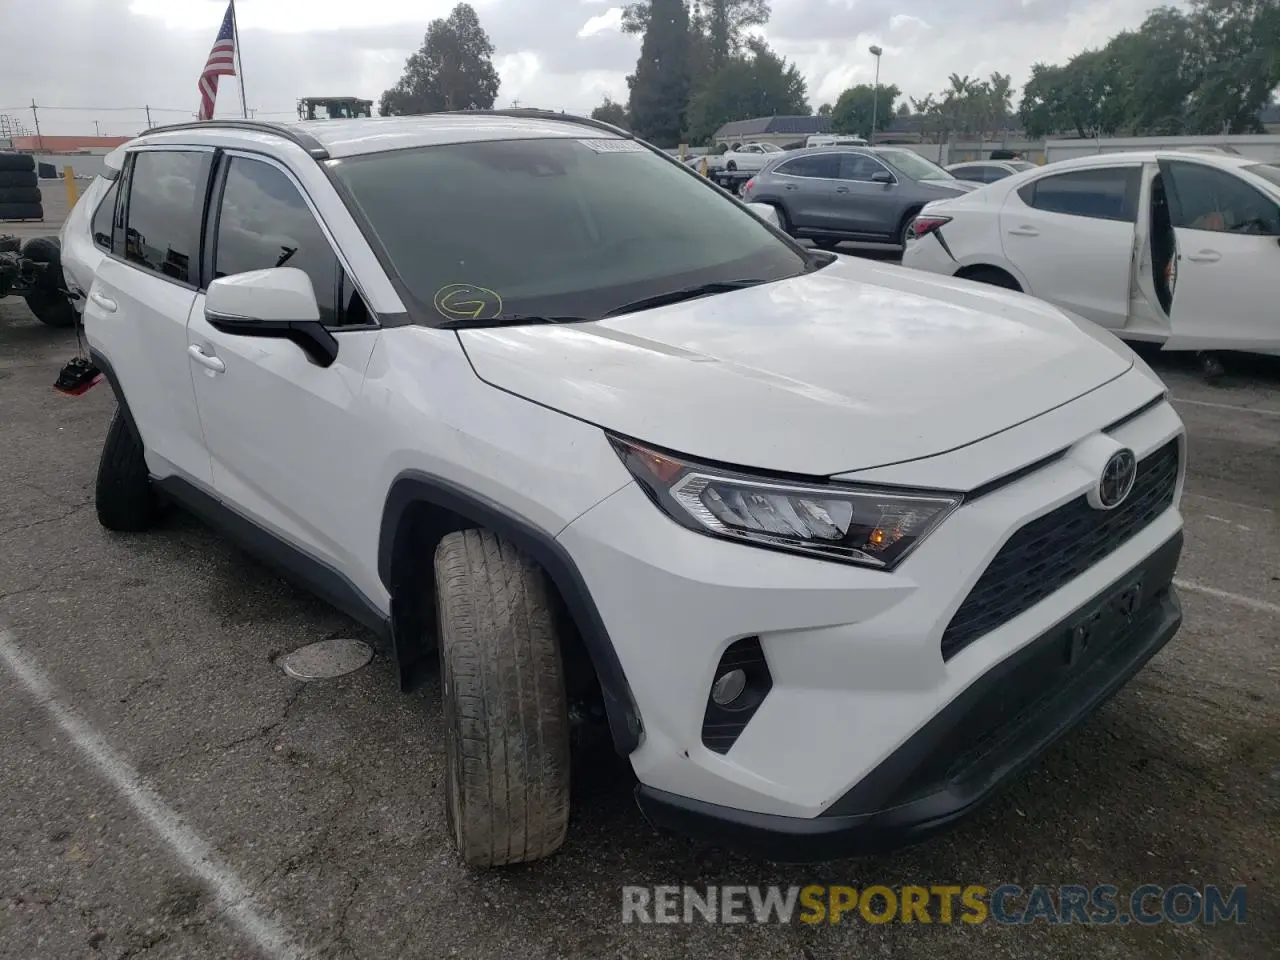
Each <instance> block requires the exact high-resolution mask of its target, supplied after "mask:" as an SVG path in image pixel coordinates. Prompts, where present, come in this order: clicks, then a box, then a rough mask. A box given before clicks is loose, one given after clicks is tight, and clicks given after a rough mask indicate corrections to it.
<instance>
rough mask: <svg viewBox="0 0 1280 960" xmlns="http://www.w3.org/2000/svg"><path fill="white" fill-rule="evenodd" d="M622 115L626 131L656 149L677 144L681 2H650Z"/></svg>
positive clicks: (685, 95)
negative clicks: (627, 123)
mask: <svg viewBox="0 0 1280 960" xmlns="http://www.w3.org/2000/svg"><path fill="white" fill-rule="evenodd" d="M627 83H628V84H629V85H630V87H631V96H630V103H629V105H628V111H627V112H628V113H629V114H630V116H631V126H632V130H634V131H635V133H636V134H637V135H638V136H639V137H641V138H642V139H645V140H649V141H651V142H653V143H654V144H655V145H656V146H659V147H674V146H676V145H678V144H679V143H680V135H681V134H682V133H683V132H684V126H685V117H686V115H687V112H688V108H689V87H690V65H689V12H688V11H687V10H686V9H685V6H684V3H683V2H681V0H650V3H649V16H648V22H647V26H646V27H645V31H644V42H643V43H641V45H640V59H639V60H637V61H636V72H635V73H634V74H633V75H632V76H630V77H628V78H627Z"/></svg>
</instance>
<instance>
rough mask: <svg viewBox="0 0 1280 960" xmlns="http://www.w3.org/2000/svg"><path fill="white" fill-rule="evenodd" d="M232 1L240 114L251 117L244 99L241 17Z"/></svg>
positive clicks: (232, 32)
mask: <svg viewBox="0 0 1280 960" xmlns="http://www.w3.org/2000/svg"><path fill="white" fill-rule="evenodd" d="M230 2H231V35H232V36H233V37H234V38H235V42H236V86H238V87H239V88H240V114H241V116H243V117H244V119H246V120H248V119H249V108H248V107H247V106H246V105H245V99H244V60H243V59H242V58H241V56H240V18H239V17H237V16H236V0H230Z"/></svg>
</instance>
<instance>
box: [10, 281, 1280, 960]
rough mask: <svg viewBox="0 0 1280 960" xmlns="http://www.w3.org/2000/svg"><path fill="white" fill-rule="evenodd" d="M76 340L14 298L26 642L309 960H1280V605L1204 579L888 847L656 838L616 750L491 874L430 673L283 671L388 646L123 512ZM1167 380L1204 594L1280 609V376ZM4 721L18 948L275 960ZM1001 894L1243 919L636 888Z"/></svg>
mask: <svg viewBox="0 0 1280 960" xmlns="http://www.w3.org/2000/svg"><path fill="white" fill-rule="evenodd" d="M73 350H74V339H73V338H72V337H71V336H69V335H67V334H66V333H65V332H59V331H52V330H48V329H46V328H44V327H42V326H40V325H38V324H37V323H35V322H34V321H33V320H31V318H30V317H29V315H28V314H27V313H26V311H25V308H24V307H23V306H22V304H21V302H12V301H5V302H3V303H0V410H2V411H3V415H2V416H0V489H2V490H3V495H0V624H5V625H7V626H9V627H10V628H12V632H13V636H14V638H15V641H16V643H17V644H18V645H20V647H21V648H22V650H23V651H24V652H25V654H26V655H28V656H29V657H31V658H32V659H33V660H34V661H36V662H37V663H39V664H40V665H41V668H42V669H43V670H44V671H45V672H46V673H47V674H48V675H49V677H50V679H51V681H52V683H53V684H54V686H55V688H56V690H57V694H58V696H59V697H60V698H61V699H62V701H63V702H64V703H66V704H67V705H68V706H70V707H71V708H73V709H74V710H75V711H76V712H77V713H78V714H79V715H80V716H81V717H82V718H83V719H84V720H85V721H86V722H88V723H90V724H92V726H93V727H94V729H95V730H96V731H97V732H98V734H99V735H100V736H101V737H103V738H104V739H105V740H106V741H107V742H108V743H109V744H110V745H111V747H112V748H113V749H114V750H115V751H117V752H118V753H119V754H121V755H122V756H123V757H124V758H126V759H127V761H128V762H129V764H131V765H132V767H133V768H134V769H135V770H136V771H137V773H138V774H139V776H140V777H142V778H143V779H144V780H145V781H146V783H147V784H148V785H149V786H150V787H151V788H152V789H153V790H154V791H155V792H156V793H157V794H158V795H159V796H160V797H162V798H163V799H164V801H165V803H166V804H168V805H169V806H170V807H171V808H172V809H173V810H174V811H176V813H177V814H178V815H179V816H180V817H181V818H182V819H183V821H184V822H185V823H186V824H187V826H189V827H190V829H192V830H193V831H195V832H196V833H197V834H198V835H199V836H200V837H201V838H203V839H204V840H205V841H206V842H208V843H209V844H210V845H211V846H212V847H213V848H214V850H215V851H216V852H217V855H218V856H219V857H220V858H221V859H222V861H223V862H224V863H225V864H226V865H228V866H229V867H230V868H231V869H232V870H234V871H235V873H236V874H237V875H238V877H239V878H240V879H241V880H242V881H243V882H244V884H245V886H247V887H248V889H249V890H250V891H251V896H252V897H253V899H254V900H255V901H256V902H257V904H258V905H259V906H260V907H261V908H262V909H263V910H264V911H266V912H267V913H268V914H269V915H270V916H271V917H272V918H273V919H274V920H275V921H276V922H278V923H280V924H281V925H282V926H285V927H287V928H288V929H289V930H290V931H291V932H292V933H293V935H294V936H295V937H296V938H297V940H298V941H299V942H300V943H301V944H302V945H303V946H304V948H305V949H306V951H307V955H308V956H311V957H316V958H342V960H375V958H391V957H396V958H399V957H406V958H418V957H422V958H428V957H430V958H435V957H440V956H457V957H476V958H481V957H483V958H504V957H512V958H516V957H519V958H522V960H523V958H530V960H533V958H553V957H579V956H590V957H669V956H710V955H716V956H721V955H723V956H729V955H736V956H740V957H744V958H745V957H779V958H782V957H788V958H801V957H803V958H807V960H837V958H841V960H842V958H847V957H853V956H871V955H875V956H880V955H890V954H892V955H895V956H896V955H902V956H919V957H925V958H932V957H937V958H943V957H945V958H948V960H950V958H956V957H975V958H978V957H981V958H1001V957H1007V958H1021V957H1027V958H1037V960H1038V958H1042V957H1045V956H1052V957H1055V958H1056V957H1066V958H1072V957H1080V958H1085V957H1089V958H1093V957H1103V958H1106V957H1116V958H1120V957H1124V958H1169V957H1179V958H1181V957H1188V958H1191V957H1195V958H1200V957H1223V958H1228V957H1229V958H1231V960H1252V958H1255V957H1257V958H1263V957H1274V956H1276V955H1277V954H1278V953H1280V923H1278V921H1277V917H1276V910H1275V908H1276V902H1275V892H1274V885H1275V879H1276V877H1277V876H1280V736H1278V734H1280V666H1278V663H1277V660H1278V658H1277V648H1278V647H1280V623H1277V622H1276V619H1277V618H1275V617H1272V616H1270V615H1269V614H1268V613H1267V612H1266V611H1265V610H1261V611H1260V610H1257V609H1249V608H1247V607H1243V606H1241V605H1239V604H1236V603H1232V602H1230V601H1228V600H1224V599H1221V598H1218V597H1214V596H1209V595H1204V594H1199V593H1186V594H1184V602H1185V606H1186V611H1187V620H1186V624H1185V626H1184V627H1183V629H1182V631H1181V633H1180V634H1179V636H1178V637H1177V638H1175V640H1174V641H1173V643H1172V644H1171V645H1170V646H1169V647H1168V648H1167V649H1166V650H1165V651H1164V652H1163V653H1162V654H1161V655H1160V656H1159V657H1158V658H1157V659H1156V660H1155V661H1153V663H1152V664H1151V665H1150V666H1149V667H1148V668H1147V669H1146V670H1144V671H1143V672H1142V673H1141V674H1140V675H1139V676H1138V677H1137V678H1136V679H1135V680H1134V681H1133V682H1132V683H1131V684H1130V685H1129V686H1128V687H1127V688H1126V689H1125V690H1123V691H1122V692H1121V693H1120V695H1119V696H1117V697H1116V698H1115V700H1113V701H1112V702H1111V703H1110V704H1108V705H1107V706H1106V707H1105V708H1104V709H1103V710H1102V711H1101V712H1100V713H1099V714H1098V716H1096V717H1095V718H1093V719H1092V720H1091V721H1090V722H1088V723H1087V724H1086V725H1084V726H1083V727H1082V728H1080V729H1079V730H1078V731H1077V732H1076V733H1075V734H1074V735H1073V736H1072V737H1071V738H1070V739H1069V740H1068V741H1066V742H1064V743H1062V744H1060V745H1059V746H1058V747H1057V748H1055V749H1054V750H1053V751H1052V752H1051V753H1050V755H1049V756H1048V757H1047V758H1046V759H1045V761H1044V762H1043V763H1042V764H1040V765H1039V766H1037V767H1036V768H1035V769H1033V770H1032V771H1030V772H1029V773H1028V774H1027V775H1025V776H1023V777H1022V778H1020V779H1019V780H1018V781H1017V782H1016V784H1015V785H1014V786H1013V787H1012V788H1011V789H1010V790H1009V791H1008V793H1006V794H1005V795H1003V796H1001V797H1000V798H998V799H996V800H995V801H993V802H992V803H991V804H990V805H988V806H987V807H985V808H984V809H983V810H981V811H980V812H979V813H978V815H977V816H975V817H973V818H972V819H970V820H969V821H968V822H966V823H964V824H962V825H961V826H959V827H958V828H957V829H956V830H955V831H954V832H953V833H951V834H949V835H947V836H945V837H942V838H939V839H937V840H934V841H931V842H929V843H926V844H924V845H922V846H919V847H916V848H912V849H909V850H906V851H903V852H901V853H899V854H898V855H896V856H892V857H881V858H875V859H868V860H861V861H849V862H843V863H835V864H828V865H825V866H821V867H814V868H784V867H778V866H774V865H769V864H762V863H757V862H753V861H750V860H747V859H743V858H739V857H735V856H731V855H728V854H725V853H723V852H720V851H716V850H713V849H709V848H705V847H703V846H700V845H698V844H693V843H689V842H686V841H684V840H681V839H677V838H672V837H668V836H664V835H660V834H657V833H655V832H654V831H653V830H652V829H651V828H650V827H649V826H648V825H647V824H646V823H645V822H644V820H643V819H642V818H641V817H640V815H639V813H638V812H637V810H636V808H635V805H634V803H633V802H632V800H631V794H630V790H631V785H632V781H631V779H630V774H629V772H628V771H627V769H626V768H625V766H623V765H620V764H619V763H618V762H617V761H616V760H615V759H613V758H612V757H611V756H608V755H604V756H599V757H592V758H590V761H589V762H587V763H584V764H582V765H581V766H580V769H579V770H578V771H577V773H576V778H575V784H574V814H573V823H572V825H571V830H570V836H569V841H568V843H567V845H566V846H565V848H564V850H563V851H562V852H561V853H560V854H559V855H558V856H556V857H554V858H553V859H551V860H548V861H546V862H544V863H541V864H536V865H533V866H530V867H526V868H520V869H515V870H509V871H503V872H499V873H493V874H482V873H477V872H473V871H470V870H467V869H465V868H464V867H462V866H461V865H460V864H459V863H458V861H457V860H456V858H455V856H454V855H453V853H452V850H451V847H450V844H449V838H448V836H447V832H446V827H445V823H444V815H443V810H442V806H441V782H442V775H443V768H442V764H443V745H442V741H441V734H440V724H441V718H440V709H439V705H438V703H437V701H436V697H437V694H438V690H437V688H436V685H435V683H434V681H432V682H430V683H429V684H428V686H427V688H426V689H425V690H424V691H423V692H422V693H420V694H418V695H415V696H411V697H405V696H403V695H401V694H400V693H399V692H398V691H397V688H396V685H395V678H394V672H393V670H392V669H391V666H390V664H389V663H388V661H387V659H386V656H385V653H384V652H382V651H379V654H378V656H377V657H375V659H374V661H373V662H372V663H371V664H370V665H369V666H368V667H366V668H364V669H362V670H360V671H358V672H356V673H354V674H352V675H350V676H347V677H344V678H341V679H339V680H335V681H327V682H317V683H309V684H305V683H301V682H298V681H295V680H293V679H290V678H289V677H287V676H286V675H285V674H284V673H283V671H282V670H281V669H280V668H279V667H278V666H277V665H276V663H275V660H276V659H277V658H278V657H279V656H280V655H281V654H282V653H285V652H287V651H289V650H293V649H295V648H297V647H299V646H301V645H303V644H306V643H310V642H313V641H316V640H320V639H323V638H325V637H331V636H343V635H346V636H357V637H360V638H361V639H369V638H368V637H367V636H365V635H364V634H363V633H362V632H361V631H360V630H359V629H358V628H357V627H355V626H353V625H352V624H351V623H350V622H349V621H348V620H346V619H345V618H344V617H343V616H342V615H341V614H339V613H337V612H336V611H334V610H332V609H330V608H328V607H326V606H325V605H324V604H322V603H320V602H319V601H317V600H314V599H312V598H311V597H309V596H308V595H306V594H305V593H303V592H301V591H299V590H297V589H295V588H293V587H291V586H289V585H288V584H286V583H284V582H283V581H281V580H280V579H279V578H278V577H276V576H275V575H274V574H272V573H270V572H268V571H267V570H265V569H264V568H263V567H261V566H260V565H259V564H257V563H256V562H254V561H253V560H251V559H249V558H248V557H246V556H245V555H243V554H242V553H240V552H238V551H236V550H235V549H233V548H232V547H230V546H229V545H228V544H227V543H226V542H224V541H223V540H221V539H220V538H219V537H217V536H215V535H214V534H212V533H211V532H209V531H208V530H207V529H205V528H204V527H202V526H201V525H200V524H198V523H197V522H196V521H194V520H191V519H188V518H186V517H183V516H181V515H177V516H174V517H172V518H171V519H170V520H169V521H168V522H167V523H166V524H165V525H164V527H163V529H161V530H159V531H157V532H155V533H154V534H150V535H147V536H142V537H121V536H112V535H108V534H107V533H105V532H104V531H102V530H101V529H100V528H99V527H98V525H97V522H96V519H95V517H94V513H93V510H92V509H89V507H90V505H91V501H92V494H93V483H94V476H95V469H96V464H97V456H98V451H99V448H100V445H101V442H102V438H103V436H104V434H105V430H106V425H107V422H108V419H109V417H110V414H111V411H112V409H113V400H112V397H111V394H110V392H109V390H108V389H107V388H106V387H105V386H103V387H98V388H95V389H94V390H93V391H91V392H90V393H89V394H88V395H87V396H85V397H82V398H78V399H72V398H67V397H62V396H59V395H57V394H55V393H54V392H53V390H52V388H51V385H52V383H53V380H54V378H55V376H56V374H57V370H58V367H59V366H60V365H61V364H62V363H63V362H64V361H65V360H67V359H68V358H69V357H70V356H71V355H72V352H73ZM1158 368H1159V369H1160V370H1161V372H1162V374H1164V375H1165V376H1166V378H1167V379H1168V381H1169V382H1170V384H1171V385H1172V387H1173V389H1174V393H1175V395H1176V396H1178V397H1181V398H1184V399H1189V400H1193V401H1197V402H1196V403H1190V404H1185V405H1183V406H1180V407H1179V412H1180V413H1182V414H1183V416H1184V418H1185V419H1186V421H1187V424H1188V428H1189V430H1190V432H1191V444H1192V454H1191V456H1192V461H1191V474H1190V478H1189V482H1188V496H1187V498H1186V500H1185V501H1184V513H1185V515H1186V518H1187V546H1186V553H1185V555H1184V561H1183V564H1182V567H1181V569H1180V574H1179V575H1180V577H1182V578H1183V579H1186V580H1189V581H1193V582H1195V583H1198V584H1201V585H1206V586H1209V587H1213V588H1217V589H1219V590H1225V591H1229V592H1231V593H1238V594H1244V595H1247V596H1249V597H1252V598H1255V599H1257V600H1260V601H1263V602H1264V603H1268V604H1276V603H1280V390H1278V389H1277V387H1280V370H1278V369H1277V365H1275V364H1272V365H1267V364H1261V363H1258V364H1250V365H1249V366H1248V367H1247V368H1246V369H1244V370H1243V371H1240V372H1237V373H1235V374H1233V375H1232V377H1231V378H1230V379H1229V380H1228V382H1227V383H1226V384H1225V385H1224V386H1222V387H1219V388H1211V387H1208V386H1206V385H1204V384H1202V383H1200V382H1199V380H1198V378H1197V377H1195V376H1194V374H1193V373H1192V371H1191V370H1190V368H1189V367H1188V366H1187V365H1186V364H1183V363H1178V362H1173V361H1169V360H1167V359H1161V360H1160V362H1159V364H1158ZM1203 404H1228V405H1232V406H1234V407H1240V408H1245V409H1244V410H1239V409H1236V410H1231V409H1223V408H1219V407H1215V406H1205V405H1203ZM1256 411H1262V412H1256ZM0 731H2V732H3V736H0V770H2V771H3V774H0V958H3V960H70V958H92V960H98V958H109V960H123V958H142V960H158V958H182V960H212V958H252V957H255V956H258V954H256V953H255V952H254V950H253V947H252V946H251V944H250V943H248V942H247V941H246V940H245V939H244V938H243V937H242V936H241V935H240V933H239V932H238V931H237V929H236V928H235V927H234V926H233V925H232V924H231V923H230V922H229V921H228V917H227V916H226V915H225V913H224V912H223V910H222V908H220V907H219V904H218V901H217V899H216V898H215V897H214V896H213V894H212V892H211V891H210V890H209V889H207V888H206V887H205V886H203V885H202V884H201V883H200V881H199V880H197V879H196V878H195V877H193V876H192V875H191V874H190V873H188V872H186V871H185V870H184V869H183V866H182V864H181V863H180V861H179V860H178V859H175V857H174V856H173V855H172V851H171V850H169V849H168V848H167V847H166V845H165V844H164V843H163V842H162V841H161V840H160V839H158V837H157V836H156V834H155V833H154V832H153V831H152V830H151V829H150V827H149V826H148V825H147V823H146V822H145V821H143V820H142V819H140V818H139V817H138V815H137V814H136V812H135V811H134V810H133V809H132V808H131V807H130V806H129V805H128V804H126V803H125V802H124V801H123V800H122V799H121V798H120V796H119V795H118V794H117V793H116V792H115V791H114V790H113V788H112V786H111V784H110V783H109V782H108V781H107V780H105V779H103V778H102V776H100V775H99V773H98V772H97V771H96V770H95V769H94V768H93V766H92V765H91V764H89V763H88V762H87V761H86V760H85V758H84V757H83V756H82V755H81V754H80V753H79V752H77V750H76V748H75V746H74V745H73V744H72V743H70V742H68V739H67V737H66V736H65V735H64V734H63V733H62V731H61V730H59V728H58V727H57V726H56V725H55V724H54V723H53V722H52V721H51V720H50V718H49V716H48V715H47V714H46V713H45V712H44V711H43V710H42V709H41V707H40V706H39V705H38V704H37V703H36V702H35V701H33V699H32V698H31V697H30V696H29V695H28V694H27V692H26V691H25V690H24V689H23V688H22V687H21V686H20V685H19V684H18V683H17V682H16V680H15V679H14V677H13V676H11V675H10V674H8V673H6V672H4V671H3V670H0ZM1006 881H1008V882H1018V883H1022V884H1024V885H1026V884H1030V883H1034V882H1042V883H1054V884H1056V883H1084V884H1091V883H1114V884H1116V885H1117V886H1119V887H1121V889H1122V890H1123V889H1128V888H1131V887H1133V886H1136V885H1138V884H1140V883H1143V882H1152V883H1159V884H1165V885H1168V884H1172V883H1175V882H1181V881H1187V882H1191V883H1209V882H1220V883H1225V884H1234V883H1247V884H1249V887H1250V890H1249V897H1250V899H1249V923H1248V924H1247V925H1246V926H1244V927H1237V926H1234V925H1227V926H1219V927H1205V926H1201V925H1195V924H1193V925H1190V926H1185V927H1174V926H1172V925H1161V926H1158V927H1154V928H1146V929H1138V928H1123V929H1122V928H1109V929H1104V930H1098V929H1087V928H1081V927H1047V926H1044V925H1036V926H1034V927H1027V928H1021V929H1008V928H1001V927H999V926H998V925H994V924H986V925H982V926H979V927H963V926H961V925H953V926H945V927H944V926H938V925H935V926H933V927H923V926H918V925H914V926H903V925H896V924H892V925H882V926H872V925H868V924H865V923H861V922H855V923H851V924H841V925H839V926H835V927H817V928H809V927H805V926H804V925H802V924H794V925H791V926H785V927H782V926H776V925H763V926H759V925H755V924H744V925H737V926H711V925H707V924H703V923H698V924H694V925H655V926H649V927H638V926H635V925H628V926H624V925H623V924H622V923H620V909H621V887H622V885H624V884H657V883H670V884H685V883H688V884H694V885H705V884H711V883H720V884H724V883H784V884H790V883H809V882H816V883H850V884H854V885H866V884H869V883H885V884H889V885H894V884H925V885H931V884H935V883H951V882H954V883H982V884H987V885H988V886H995V885H997V884H999V883H1001V882H1006ZM1268 888H1270V889H1268Z"/></svg>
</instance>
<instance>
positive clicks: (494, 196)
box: [330, 138, 809, 323]
mask: <svg viewBox="0 0 1280 960" xmlns="http://www.w3.org/2000/svg"><path fill="white" fill-rule="evenodd" d="M330 169H331V171H332V172H333V173H334V174H335V175H336V177H337V179H338V180H339V181H340V182H341V183H342V184H344V185H345V186H346V188H347V190H348V192H349V195H350V199H351V206H352V207H353V213H354V214H355V215H356V216H357V217H359V218H363V220H364V221H365V225H366V227H367V229H368V231H369V232H370V234H371V235H372V236H371V239H374V240H375V241H376V243H377V244H379V245H381V247H382V248H383V251H384V252H385V255H386V259H387V260H388V261H389V264H388V265H389V266H390V267H391V269H392V270H393V272H394V273H395V274H396V276H397V277H398V279H399V281H400V283H401V284H402V286H403V288H404V289H405V290H407V292H408V294H409V295H410V296H411V297H412V299H413V300H414V301H416V304H415V306H416V307H417V308H418V310H419V311H420V312H421V314H422V315H424V316H425V317H427V318H428V322H432V323H444V322H457V321H465V320H475V321H483V320H492V319H495V318H498V317H509V316H545V317H585V318H591V319H596V318H599V317H602V316H604V315H605V314H606V313H609V312H610V311H611V310H615V309H617V308H619V307H621V306H624V305H626V304H629V303H632V302H634V301H637V300H641V299H645V298H648V297H652V296H656V295H660V294H664V293H669V292H671V291H674V290H681V289H685V288H691V287H697V286H701V285H703V284H708V283H723V282H727V281H739V280H749V281H764V282H767V281H771V280H780V279H783V278H786V277H793V276H797V275H799V274H800V273H803V272H804V271H805V270H806V269H807V268H808V267H809V263H808V261H807V259H806V257H805V255H804V254H803V253H802V252H801V251H800V250H798V249H796V248H794V247H792V246H790V245H788V244H787V243H786V242H784V241H783V240H781V239H779V238H778V236H777V235H776V234H774V233H772V232H771V231H770V229H769V228H768V227H766V226H765V224H764V223H763V221H761V220H760V218H759V217H757V216H756V215H755V214H753V213H751V212H750V211H749V210H746V209H744V208H742V207H740V206H739V205H737V204H736V203H734V202H732V201H731V200H730V199H729V198H728V197H726V196H725V195H724V193H723V192H721V190H720V189H719V188H718V187H715V186H713V185H712V184H710V183H708V182H707V181H706V180H704V179H702V178H700V177H697V176H695V175H693V174H691V173H689V172H687V170H686V169H685V168H682V167H680V166H679V165H678V164H676V163H672V162H671V161H669V160H666V159H664V158H662V157H660V156H658V155H657V154H655V153H653V152H652V151H650V150H649V149H648V148H646V147H644V146H643V145H642V144H639V143H637V142H635V141H633V140H623V139H617V138H609V139H589V138H584V139H577V138H550V139H529V140H495V141H482V142H473V143H456V144H445V145H440V146H431V147H419V148H413V149H407V150H393V151H387V152H385V153H375V154H369V155H365V156H360V157H352V158H345V159H342V160H337V161H332V162H331V163H330Z"/></svg>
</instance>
